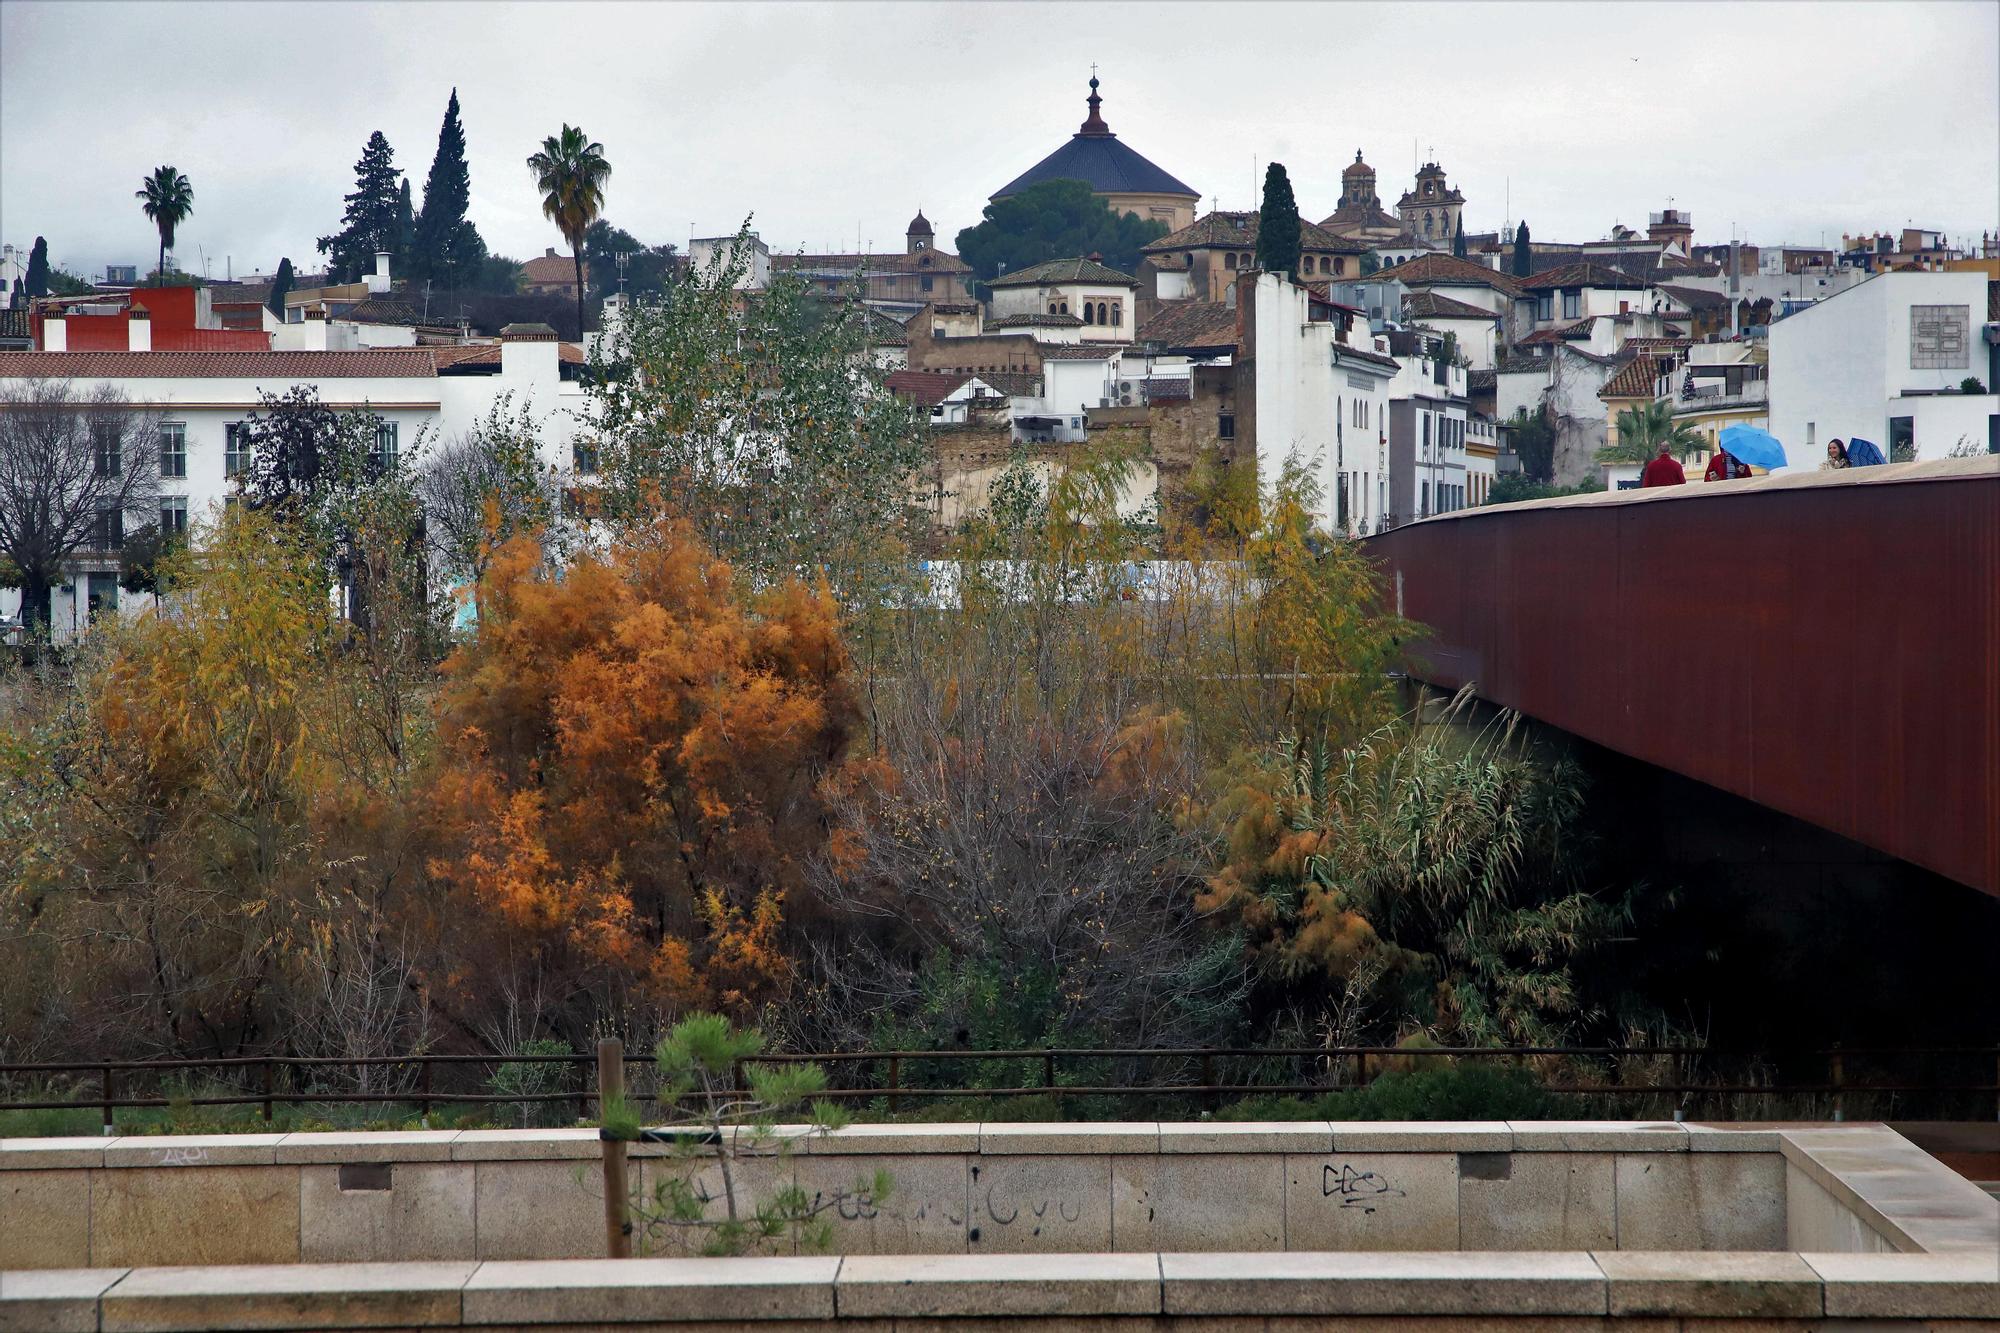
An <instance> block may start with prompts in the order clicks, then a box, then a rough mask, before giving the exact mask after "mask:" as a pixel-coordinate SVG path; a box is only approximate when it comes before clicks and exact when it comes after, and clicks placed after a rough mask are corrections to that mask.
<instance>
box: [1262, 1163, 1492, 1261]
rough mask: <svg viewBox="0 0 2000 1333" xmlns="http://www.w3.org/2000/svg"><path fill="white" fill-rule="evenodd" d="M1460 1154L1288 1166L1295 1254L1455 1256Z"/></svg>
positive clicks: (1289, 1242)
mask: <svg viewBox="0 0 2000 1333" xmlns="http://www.w3.org/2000/svg"><path fill="white" fill-rule="evenodd" d="M1458 1192H1459V1184H1458V1157H1457V1155H1456V1154H1455V1153H1358V1154H1351V1153H1334V1154H1333V1155H1331V1156H1327V1157H1308V1156H1293V1157H1287V1158H1285V1248H1286V1249H1288V1250H1357V1251H1375V1250H1455V1249H1457V1248H1458Z"/></svg>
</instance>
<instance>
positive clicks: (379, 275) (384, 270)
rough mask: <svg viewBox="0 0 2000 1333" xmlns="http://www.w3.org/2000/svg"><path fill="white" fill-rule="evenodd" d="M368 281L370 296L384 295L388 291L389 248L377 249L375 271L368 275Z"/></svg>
mask: <svg viewBox="0 0 2000 1333" xmlns="http://www.w3.org/2000/svg"><path fill="white" fill-rule="evenodd" d="M367 283H368V294H369V295H370V296H382V295H386V294H387V293H388V290H389V252H388V251H387V250H377V251H376V252H375V271H374V272H373V273H371V274H369V275H368V277H367Z"/></svg>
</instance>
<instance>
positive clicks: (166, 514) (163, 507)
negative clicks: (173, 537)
mask: <svg viewBox="0 0 2000 1333" xmlns="http://www.w3.org/2000/svg"><path fill="white" fill-rule="evenodd" d="M187 526H188V502H187V497H186V496H185V495H163V496H161V497H160V532H161V534H162V535H165V534H170V533H175V532H186V531H187Z"/></svg>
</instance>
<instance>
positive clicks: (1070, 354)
mask: <svg viewBox="0 0 2000 1333" xmlns="http://www.w3.org/2000/svg"><path fill="white" fill-rule="evenodd" d="M1130 348H1131V344H1130V343H1078V344H1076V345H1075V346H1067V347H1066V346H1063V345H1061V344H1056V345H1054V346H1049V345H1044V346H1043V347H1042V348H1041V349H1040V350H1041V354H1042V360H1044V361H1108V360H1110V359H1111V358H1112V357H1114V356H1117V355H1118V354H1119V353H1120V352H1124V351H1128V350H1130Z"/></svg>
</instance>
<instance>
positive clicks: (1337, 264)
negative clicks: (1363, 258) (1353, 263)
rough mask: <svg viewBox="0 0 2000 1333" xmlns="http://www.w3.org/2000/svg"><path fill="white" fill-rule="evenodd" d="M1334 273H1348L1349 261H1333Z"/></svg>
mask: <svg viewBox="0 0 2000 1333" xmlns="http://www.w3.org/2000/svg"><path fill="white" fill-rule="evenodd" d="M1333 271H1334V272H1335V273H1337V274H1338V273H1345V272H1347V261H1346V260H1345V259H1338V258H1336V259H1335V260H1334V261H1333Z"/></svg>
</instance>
